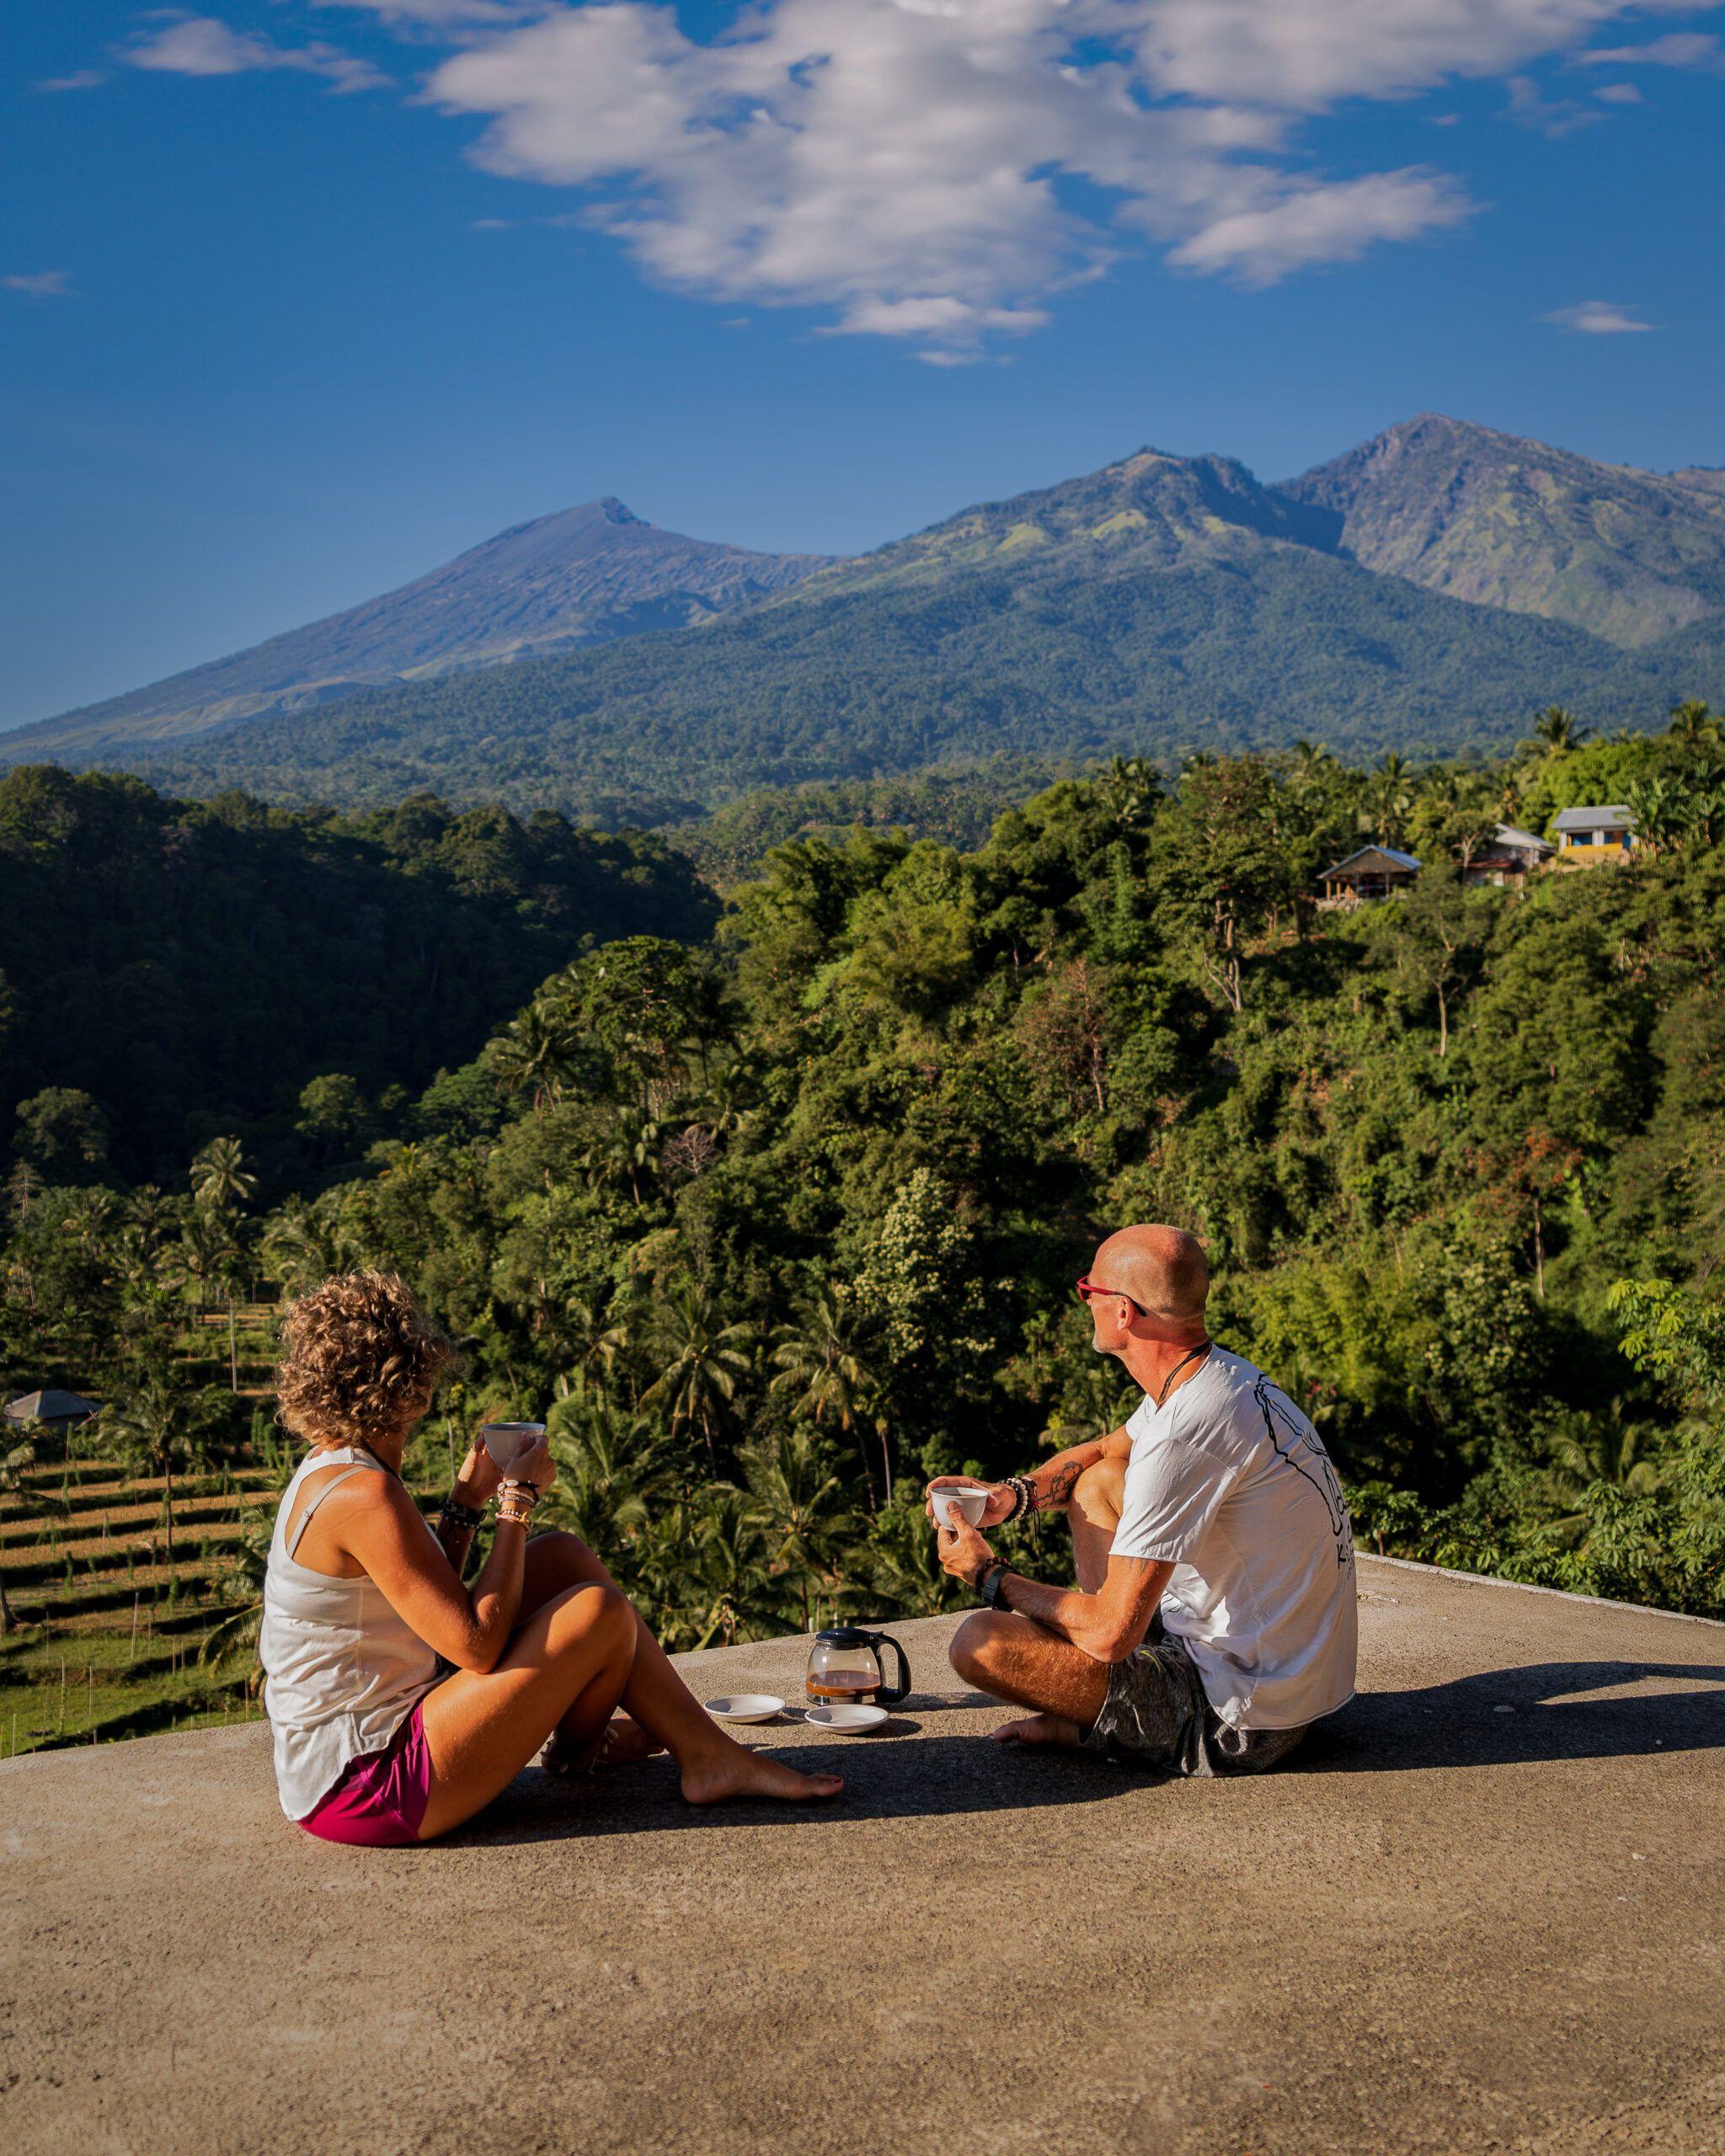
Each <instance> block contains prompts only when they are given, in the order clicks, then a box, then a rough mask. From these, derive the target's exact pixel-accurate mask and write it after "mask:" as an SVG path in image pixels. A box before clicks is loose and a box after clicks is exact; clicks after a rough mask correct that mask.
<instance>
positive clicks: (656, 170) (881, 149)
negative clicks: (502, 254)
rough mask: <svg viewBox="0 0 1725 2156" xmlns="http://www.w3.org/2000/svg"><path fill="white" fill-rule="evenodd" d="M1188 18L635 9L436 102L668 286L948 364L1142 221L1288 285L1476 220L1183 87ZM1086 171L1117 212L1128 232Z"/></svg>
mask: <svg viewBox="0 0 1725 2156" xmlns="http://www.w3.org/2000/svg"><path fill="white" fill-rule="evenodd" d="M1225 4H1226V0H1225ZM1331 4H1332V5H1333V4H1335V0H1331ZM1383 4H1388V0H1383ZM1345 12H1349V13H1351V9H1348V10H1346V11H1345ZM1184 13H1185V11H1184V10H1183V8H1181V7H1179V6H1178V5H1171V4H1169V0H764V4H761V5H760V6H757V7H756V8H754V9H752V10H751V11H750V12H749V13H746V14H745V16H744V17H742V18H741V19H740V20H739V22H738V23H737V24H736V25H735V26H734V29H732V30H730V31H729V32H728V33H726V34H724V35H720V36H718V37H715V38H713V39H712V40H709V41H708V42H706V43H701V42H697V41H696V40H692V39H691V38H689V37H688V36H686V35H685V34H684V32H683V30H682V29H681V27H680V25H679V24H678V21H677V19H676V15H675V13H673V11H672V10H671V9H670V8H669V7H662V6H654V5H648V4H642V0H614V4H609V5H590V6H587V7H584V8H562V7H559V8H554V9H553V10H551V11H550V12H548V13H546V14H545V15H543V16H542V18H540V19H537V20H535V21H533V22H531V23H527V24H523V25H521V27H519V28H518V29H514V30H512V31H509V32H506V33H505V34H503V35H499V36H496V37H493V38H489V39H486V40H478V41H475V42H473V43H470V44H469V45H467V47H466V49H465V50H463V51H461V52H459V53H457V55H456V56H453V57H452V58H451V59H449V60H448V61H446V62H445V63H444V65H443V66H442V67H440V68H439V69H438V70H437V71H436V72H435V74H434V75H433V76H432V77H431V79H430V84H429V87H428V94H429V95H430V97H431V98H432V99H434V100H435V102H437V103H438V104H441V106H442V107H443V108H444V109H446V111H449V112H451V113H453V114H459V115H474V116H478V117H483V118H484V119H485V120H487V121H488V122H489V125H487V127H486V130H485V131H484V133H483V135H482V136H481V137H480V138H479V140H478V142H477V143H476V145H475V146H474V147H473V152H472V154H473V157H474V160H475V162H476V163H478V164H479V165H481V166H482V167H483V168H484V169H485V170H487V171H489V172H492V173H499V174H501V175H505V176H508V177H511V178H515V179H531V180H537V181H541V182H544V183H546V184H551V185H560V186H576V187H583V188H592V189H601V190H603V194H602V199H601V200H599V201H598V203H597V204H596V205H595V206H594V207H592V208H591V209H590V211H588V213H587V215H588V219H589V221H590V222H591V223H594V224H595V225H598V226H600V227H602V228H603V229H604V230H606V231H607V232H610V233H611V235H612V236H613V237H615V238H617V240H618V241H620V242H621V243H622V245H624V246H625V247H627V248H628V249H629V250H630V251H631V253H633V255H634V256H635V258H636V259H637V260H638V262H639V264H641V266H642V267H643V268H644V270H646V271H647V272H648V274H649V275H651V276H653V277H654V278H655V279H657V280H660V281H662V282H665V283H666V284H670V285H672V286H678V287H680V288H681V289H684V290H686V291H693V292H697V293H699V294H702V295H703V296H708V297H712V298H714V299H718V300H719V301H721V302H727V301H728V302H731V303H733V304H734V302H737V301H739V300H747V301H749V302H752V303H756V304H766V305H774V304H796V305H803V306H817V307H830V308H832V309H834V310H835V311H836V315H837V321H836V328H837V329H838V330H839V331H840V332H844V333H851V334H875V335H884V336H892V337H906V338H922V339H931V340H932V343H933V344H934V345H935V347H936V348H937V349H942V350H955V351H963V350H965V349H968V348H970V347H973V346H975V344H978V343H979V342H980V341H981V340H982V339H985V338H987V337H990V336H991V335H994V334H1008V335H1017V334H1022V333H1023V332H1024V331H1026V330H1028V329H1032V328H1037V327H1039V325H1040V324H1041V323H1043V322H1044V321H1045V320H1046V319H1047V312H1046V308H1045V307H1044V306H1043V305H1041V304H1039V302H1044V301H1045V300H1046V299H1047V297H1048V296H1049V295H1050V294H1051V293H1054V292H1055V291H1059V290H1060V289H1062V288H1063V287H1065V286H1069V285H1070V284H1071V283H1072V282H1074V281H1076V280H1081V279H1083V278H1085V277H1087V276H1093V275H1099V274H1101V273H1103V271H1104V270H1106V269H1107V267H1108V264H1110V263H1111V262H1112V261H1114V260H1115V259H1118V256H1119V253H1120V251H1121V244H1122V243H1121V237H1120V233H1121V232H1122V231H1124V232H1127V233H1135V234H1139V235H1146V234H1147V235H1149V236H1150V237H1151V238H1152V239H1154V240H1155V241H1156V242H1158V243H1162V244H1163V245H1166V246H1168V247H1170V248H1172V249H1173V251H1174V253H1173V259H1175V260H1176V261H1177V262H1178V263H1179V264H1181V266H1183V267H1185V268H1189V269H1194V270H1210V271H1215V272H1220V273H1225V274H1228V275H1234V276H1236V277H1238V278H1240V279H1241V280H1242V281H1246V282H1249V283H1253V284H1264V283H1268V282H1270V281H1272V280H1274V279H1275V278H1276V277H1278V276H1280V275H1285V274H1286V273H1287V272H1288V271H1290V270H1295V269H1300V268H1303V267H1305V266H1306V265H1308V264H1312V263H1316V262H1323V261H1348V260H1352V259H1354V258H1355V257H1357V256H1358V255H1359V253H1362V252H1363V251H1364V250H1365V248H1367V247H1368V246H1370V245H1371V244H1372V243H1374V242H1375V241H1377V240H1380V239H1391V238H1394V239H1407V238H1410V237H1414V236H1416V235H1417V234H1418V233H1419V232H1429V231H1435V230H1439V229H1441V228H1443V227H1446V226H1450V225H1454V224H1455V223H1456V222H1458V221H1460V220H1461V218H1463V217H1464V216H1466V215H1467V213H1468V211H1469V208H1470V205H1469V203H1468V200H1467V197H1466V192H1465V190H1464V189H1462V188H1461V186H1460V184H1458V183H1456V182H1455V181H1454V180H1452V179H1447V178H1445V176H1443V175H1441V174H1439V173H1431V172H1427V171H1423V170H1416V171H1400V172H1391V173H1367V174H1365V175H1364V176H1361V177H1358V178H1353V179H1343V180H1331V179H1327V177H1326V176H1324V175H1323V174H1322V173H1314V172H1311V171H1309V170H1303V169H1300V168H1299V167H1298V166H1297V165H1296V164H1294V163H1290V152H1289V150H1288V147H1287V136H1288V130H1289V127H1290V124H1291V123H1290V119H1289V118H1288V117H1287V116H1286V115H1284V114H1280V113H1277V112H1274V111H1268V110H1265V109H1263V108H1262V105H1261V104H1258V103H1255V102H1253V101H1251V100H1250V99H1247V100H1245V101H1242V100H1240V99H1236V98H1232V97H1223V98H1218V99H1215V101H1213V102H1209V103H1204V102H1199V101H1195V100H1194V99H1191V98H1189V97H1186V96H1182V97H1179V98H1178V99H1158V97H1157V95H1156V90H1157V83H1156V79H1155V67H1152V66H1151V65H1150V64H1148V63H1147V62H1146V58H1145V36H1146V33H1147V31H1148V29H1150V27H1151V25H1152V24H1156V23H1158V22H1160V23H1162V26H1163V31H1164V35H1163V36H1162V48H1161V50H1162V52H1164V53H1166V52H1172V51H1173V50H1174V49H1175V48H1176V47H1177V46H1178V45H1179V42H1180V39H1181V38H1182V36H1183V35H1185V30H1184V29H1183V17H1184ZM1080 40H1082V41H1083V42H1082V44H1080V43H1079V41H1080ZM1162 64H1163V61H1162V58H1158V60H1157V61H1156V67H1160V66H1162ZM1074 183H1088V184H1089V185H1090V187H1091V188H1092V189H1101V190H1103V193H1104V194H1105V195H1106V196H1108V197H1110V198H1112V200H1113V202H1114V218H1113V220H1112V222H1113V224H1114V227H1115V228H1114V229H1113V230H1111V229H1109V225H1108V222H1105V221H1099V220H1098V218H1097V216H1096V215H1095V214H1094V213H1093V212H1092V213H1091V214H1081V212H1080V211H1079V210H1078V209H1077V208H1076V206H1075V205H1074V201H1073V199H1072V189H1073V184H1074Z"/></svg>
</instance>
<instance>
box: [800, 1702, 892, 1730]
mask: <svg viewBox="0 0 1725 2156" xmlns="http://www.w3.org/2000/svg"><path fill="white" fill-rule="evenodd" d="M803 1719H804V1721H811V1722H813V1723H814V1726H815V1727H816V1728H817V1729H836V1730H839V1731H841V1732H842V1733H843V1734H844V1735H845V1736H846V1737H860V1736H861V1735H862V1733H863V1731H864V1730H865V1729H879V1727H880V1725H881V1724H882V1723H883V1722H884V1721H885V1720H886V1709H885V1708H884V1707H864V1706H837V1707H810V1708H809V1711H808V1713H807V1714H806V1715H804V1717H803Z"/></svg>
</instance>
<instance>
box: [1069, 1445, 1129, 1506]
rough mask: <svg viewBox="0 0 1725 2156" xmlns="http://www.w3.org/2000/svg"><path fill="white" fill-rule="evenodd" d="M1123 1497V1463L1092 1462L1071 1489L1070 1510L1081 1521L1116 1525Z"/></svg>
mask: <svg viewBox="0 0 1725 2156" xmlns="http://www.w3.org/2000/svg"><path fill="white" fill-rule="evenodd" d="M1125 1496H1126V1463H1125V1461H1124V1460H1093V1461H1092V1463H1091V1465H1089V1466H1088V1467H1087V1468H1086V1469H1085V1470H1084V1472H1083V1473H1082V1474H1081V1476H1079V1477H1078V1480H1077V1481H1076V1482H1075V1483H1074V1484H1073V1486H1072V1498H1071V1510H1072V1511H1073V1512H1075V1513H1078V1514H1079V1515H1080V1517H1081V1518H1084V1519H1103V1518H1108V1519H1112V1520H1115V1521H1118V1520H1119V1517H1120V1507H1121V1505H1122V1504H1123V1503H1124V1501H1125Z"/></svg>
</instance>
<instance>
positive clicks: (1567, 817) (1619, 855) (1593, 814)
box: [1551, 802, 1635, 868]
mask: <svg viewBox="0 0 1725 2156" xmlns="http://www.w3.org/2000/svg"><path fill="white" fill-rule="evenodd" d="M1551 829H1552V830H1553V831H1555V832H1556V833H1557V858H1558V862H1559V863H1560V864H1561V865H1562V867H1568V868H1594V867H1598V866H1599V862H1602V861H1618V862H1621V861H1626V860H1627V859H1628V858H1629V856H1630V854H1631V852H1632V851H1633V849H1634V846H1635V818H1634V817H1633V816H1632V814H1630V812H1629V810H1628V809H1626V808H1625V807H1624V805H1623V803H1621V802H1613V803H1610V805H1609V806H1606V807H1603V808H1598V807H1595V808H1583V809H1564V810H1563V811H1562V813H1561V814H1558V815H1556V816H1554V817H1552V819H1551Z"/></svg>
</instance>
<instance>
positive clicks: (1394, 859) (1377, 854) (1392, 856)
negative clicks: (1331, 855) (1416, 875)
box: [1317, 846, 1419, 883]
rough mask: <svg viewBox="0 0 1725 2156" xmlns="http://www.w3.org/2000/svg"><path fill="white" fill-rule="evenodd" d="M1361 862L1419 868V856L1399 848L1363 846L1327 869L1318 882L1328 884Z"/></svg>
mask: <svg viewBox="0 0 1725 2156" xmlns="http://www.w3.org/2000/svg"><path fill="white" fill-rule="evenodd" d="M1361 861H1387V862H1389V863H1390V865H1391V867H1394V868H1418V866H1419V860H1418V856H1417V855H1415V854H1412V853H1403V852H1402V850H1401V849H1400V847H1399V846H1361V847H1360V849H1359V852H1358V853H1350V854H1349V855H1348V858H1347V859H1346V860H1345V861H1338V862H1337V863H1336V865H1335V867H1333V868H1327V869H1325V871H1324V872H1323V873H1322V876H1320V877H1319V878H1318V879H1317V880H1318V881H1319V883H1328V881H1329V880H1330V878H1331V877H1332V876H1340V875H1341V874H1343V872H1344V871H1345V870H1347V869H1349V868H1352V867H1354V864H1355V863H1356V862H1361Z"/></svg>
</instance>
